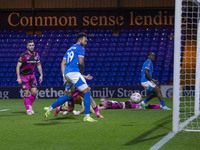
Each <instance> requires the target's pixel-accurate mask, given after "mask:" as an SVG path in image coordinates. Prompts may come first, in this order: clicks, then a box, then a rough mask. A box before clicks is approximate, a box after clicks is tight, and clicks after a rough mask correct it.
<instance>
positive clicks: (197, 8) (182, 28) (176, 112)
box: [173, 0, 200, 132]
mask: <svg viewBox="0 0 200 150" xmlns="http://www.w3.org/2000/svg"><path fill="white" fill-rule="evenodd" d="M199 13H200V3H199V0H176V3H175V33H174V35H175V36H174V82H173V132H178V131H181V130H184V131H194V132H200V116H199V114H200V111H199V96H200V95H199V92H200V21H199V20H200V19H199V17H200V14H199Z"/></svg>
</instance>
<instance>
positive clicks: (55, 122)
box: [33, 116, 80, 126]
mask: <svg viewBox="0 0 200 150" xmlns="http://www.w3.org/2000/svg"><path fill="white" fill-rule="evenodd" d="M59 120H60V121H59ZM62 120H70V121H69V122H62ZM72 120H76V119H75V118H74V117H73V116H67V117H57V118H53V119H46V120H44V121H45V122H43V123H33V125H37V126H49V125H59V124H69V123H80V122H71V121H72Z"/></svg>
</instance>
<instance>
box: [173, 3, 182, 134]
mask: <svg viewBox="0 0 200 150" xmlns="http://www.w3.org/2000/svg"><path fill="white" fill-rule="evenodd" d="M181 9H182V0H176V2H175V25H174V26H175V27H174V28H175V32H174V43H175V44H174V76H173V77H174V79H173V121H172V123H173V124H172V126H173V127H172V130H173V132H178V131H179V120H180V118H179V105H180V60H181V59H180V58H181V56H180V55H181V18H182V17H181V14H182V10H181Z"/></svg>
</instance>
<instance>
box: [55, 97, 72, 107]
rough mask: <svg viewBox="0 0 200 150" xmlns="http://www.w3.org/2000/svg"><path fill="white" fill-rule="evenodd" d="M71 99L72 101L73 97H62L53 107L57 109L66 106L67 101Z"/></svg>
mask: <svg viewBox="0 0 200 150" xmlns="http://www.w3.org/2000/svg"><path fill="white" fill-rule="evenodd" d="M70 99H72V97H69V96H67V95H65V96H61V97H59V98H58V99H57V100H56V101H55V102H54V103H53V104H52V105H51V107H53V108H56V107H57V106H60V105H62V104H64V103H65V102H66V101H68V100H70Z"/></svg>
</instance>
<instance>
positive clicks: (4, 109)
mask: <svg viewBox="0 0 200 150" xmlns="http://www.w3.org/2000/svg"><path fill="white" fill-rule="evenodd" d="M8 110H10V109H2V110H0V111H8Z"/></svg>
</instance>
